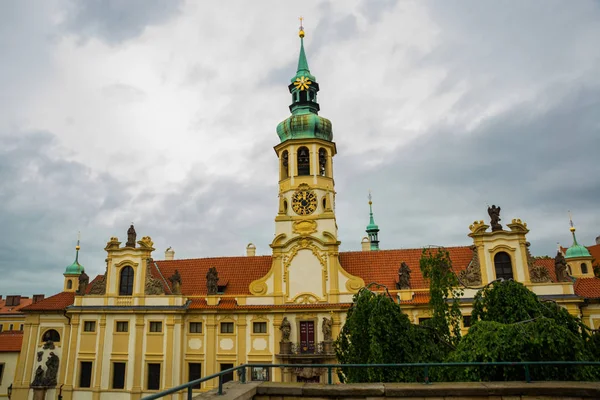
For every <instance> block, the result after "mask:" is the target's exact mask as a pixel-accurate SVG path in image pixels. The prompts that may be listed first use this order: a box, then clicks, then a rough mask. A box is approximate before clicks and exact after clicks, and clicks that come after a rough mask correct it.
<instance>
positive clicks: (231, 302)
mask: <svg viewBox="0 0 600 400" xmlns="http://www.w3.org/2000/svg"><path fill="white" fill-rule="evenodd" d="M350 305H351V303H314V304H280V305H263V304H260V305H238V304H237V301H236V300H235V299H233V298H222V299H221V300H220V302H219V304H218V305H215V306H209V305H208V304H207V303H206V299H205V298H192V299H191V304H190V307H189V308H190V309H191V310H214V309H219V310H267V309H286V310H287V309H297V308H300V309H306V308H328V309H329V308H336V307H339V308H349V307H350Z"/></svg>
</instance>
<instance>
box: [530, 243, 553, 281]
mask: <svg viewBox="0 0 600 400" xmlns="http://www.w3.org/2000/svg"><path fill="white" fill-rule="evenodd" d="M529 246H531V243H529V242H526V243H525V249H526V250H525V251H526V252H527V254H526V256H527V267H528V269H529V280H530V281H531V282H533V283H544V282H551V281H552V279H550V274H549V273H548V270H547V269H546V268H544V267H542V266H541V265H537V266H536V265H534V264H535V258H533V256H532V255H531V251H530V250H529Z"/></svg>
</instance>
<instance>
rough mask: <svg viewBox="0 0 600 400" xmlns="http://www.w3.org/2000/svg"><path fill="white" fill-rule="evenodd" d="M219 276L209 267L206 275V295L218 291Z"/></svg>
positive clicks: (215, 270) (214, 269) (213, 268)
mask: <svg viewBox="0 0 600 400" xmlns="http://www.w3.org/2000/svg"><path fill="white" fill-rule="evenodd" d="M218 283H219V274H218V272H217V269H216V268H215V267H210V268H209V269H208V272H207V273H206V293H207V294H209V295H210V294H217V293H218V291H219V285H218Z"/></svg>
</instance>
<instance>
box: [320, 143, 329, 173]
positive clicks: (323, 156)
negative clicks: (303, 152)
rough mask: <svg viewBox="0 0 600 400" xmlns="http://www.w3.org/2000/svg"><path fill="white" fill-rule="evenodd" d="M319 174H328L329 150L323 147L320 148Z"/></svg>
mask: <svg viewBox="0 0 600 400" xmlns="http://www.w3.org/2000/svg"><path fill="white" fill-rule="evenodd" d="M319 174H320V175H321V176H326V175H327V150H325V149H323V148H321V149H319Z"/></svg>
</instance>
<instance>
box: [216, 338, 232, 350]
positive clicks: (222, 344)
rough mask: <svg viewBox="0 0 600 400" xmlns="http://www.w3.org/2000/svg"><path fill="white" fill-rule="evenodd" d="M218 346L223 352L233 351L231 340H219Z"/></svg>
mask: <svg viewBox="0 0 600 400" xmlns="http://www.w3.org/2000/svg"><path fill="white" fill-rule="evenodd" d="M219 346H220V347H221V348H222V349H223V350H231V349H233V340H232V339H221V341H220V342H219Z"/></svg>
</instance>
